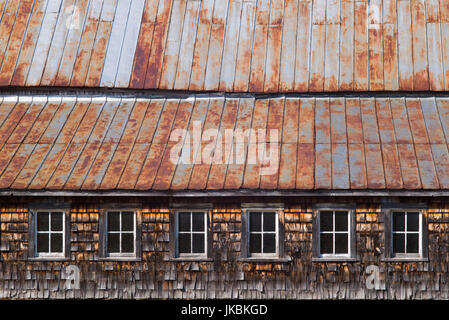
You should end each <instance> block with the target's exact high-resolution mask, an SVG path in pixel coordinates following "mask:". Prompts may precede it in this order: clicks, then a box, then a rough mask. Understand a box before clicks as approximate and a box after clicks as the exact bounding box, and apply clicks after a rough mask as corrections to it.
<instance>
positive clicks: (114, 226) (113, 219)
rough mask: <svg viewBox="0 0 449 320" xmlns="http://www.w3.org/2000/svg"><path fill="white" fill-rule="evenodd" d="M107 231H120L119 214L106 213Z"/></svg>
mask: <svg viewBox="0 0 449 320" xmlns="http://www.w3.org/2000/svg"><path fill="white" fill-rule="evenodd" d="M108 231H120V212H108Z"/></svg>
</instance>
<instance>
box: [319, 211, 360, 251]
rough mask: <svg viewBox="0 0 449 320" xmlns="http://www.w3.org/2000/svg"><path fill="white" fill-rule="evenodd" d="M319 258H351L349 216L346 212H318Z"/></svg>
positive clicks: (348, 212)
mask: <svg viewBox="0 0 449 320" xmlns="http://www.w3.org/2000/svg"><path fill="white" fill-rule="evenodd" d="M318 230H319V231H318V235H319V241H318V254H319V257H322V258H327V257H330V258H332V257H343V258H344V257H350V256H351V254H352V253H351V232H353V231H352V230H351V216H350V211H348V210H320V211H319V212H318Z"/></svg>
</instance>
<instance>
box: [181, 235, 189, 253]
mask: <svg viewBox="0 0 449 320" xmlns="http://www.w3.org/2000/svg"><path fill="white" fill-rule="evenodd" d="M178 241H179V242H178V246H179V247H178V250H179V253H191V252H192V250H191V243H192V241H191V234H190V233H180V234H179V235H178Z"/></svg>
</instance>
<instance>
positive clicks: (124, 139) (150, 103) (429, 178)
mask: <svg viewBox="0 0 449 320" xmlns="http://www.w3.org/2000/svg"><path fill="white" fill-rule="evenodd" d="M0 101H1V102H2V103H1V105H0V149H1V150H0V190H72V191H73V190H77V191H78V190H81V191H83V190H146V191H155V190H228V189H229V190H243V189H247V190H317V189H322V190H326V189H328V190H329V189H333V190H340V189H341V190H368V189H370V190H420V189H428V190H437V189H442V190H447V189H449V153H448V143H449V98H444V97H437V98H434V97H432V98H424V97H421V98H416V97H397V98H373V97H361V98H351V97H331V98H324V97H321V98H308V97H304V98H302V97H285V96H283V97H277V98H267V99H254V98H232V97H213V96H195V95H193V96H191V97H189V98H184V99H160V98H154V99H143V98H142V99H140V98H139V99H136V98H106V97H95V98H85V97H81V96H80V97H76V96H74V97H62V98H61V97H56V96H55V97H54V96H31V97H30V96H4V97H3V98H0ZM198 128H199V130H200V131H199V133H195V130H198ZM180 129H186V130H187V131H182V130H181V131H180ZM214 129H215V130H218V131H217V132H220V133H221V137H226V135H227V134H228V133H227V131H226V130H228V131H230V132H235V133H237V134H236V135H234V136H231V139H230V140H226V139H218V138H217V139H213V138H211V135H208V132H211V130H212V131H213V130H214ZM248 129H253V132H257V135H255V134H254V135H248V136H247V137H245V135H242V134H241V132H244V131H245V130H248ZM238 130H242V131H238ZM272 131H275V132H277V133H278V135H277V136H276V135H274V136H273V135H271V132H272ZM239 132H240V133H239ZM262 133H266V134H265V135H263V134H262ZM195 134H197V135H198V137H197V139H195ZM187 136H188V138H187ZM239 137H240V138H241V137H245V138H244V139H243V140H239V139H238V138H239ZM174 138H175V139H174ZM198 138H199V139H198ZM200 144H201V146H202V149H201V150H202V151H198V147H199V145H200ZM219 145H220V146H222V147H223V148H222V149H221V150H224V151H222V152H221V153H220V154H219V152H218V151H217V150H218V146H219ZM256 145H257V148H256V147H255V146H256ZM252 147H254V148H252ZM259 147H262V148H259ZM177 148H178V149H177ZM208 148H209V149H208ZM174 150H175V151H174ZM261 150H262V151H261ZM273 150H274V152H273ZM173 152H174V153H173ZM183 152H186V154H188V155H189V157H188V158H189V159H191V161H190V162H189V161H184V160H182V158H181V157H178V158H175V161H174V162H173V161H172V160H171V159H172V155H173V154H174V155H177V156H179V155H181V154H184V153H183ZM261 153H262V154H261ZM200 154H201V155H202V156H200ZM209 154H210V155H211V157H212V158H213V159H214V161H209V162H207V161H202V160H204V158H205V155H209ZM239 157H240V159H243V161H241V162H239V161H237V160H236V159H237V158H239ZM186 159H187V158H186ZM223 159H225V160H223ZM270 159H271V160H270ZM276 159H278V161H277V162H276ZM270 161H272V162H271V163H269V162H270ZM268 164H269V165H270V166H271V167H272V169H274V170H272V171H267V172H266V173H265V174H263V173H262V170H263V168H267V165H268Z"/></svg>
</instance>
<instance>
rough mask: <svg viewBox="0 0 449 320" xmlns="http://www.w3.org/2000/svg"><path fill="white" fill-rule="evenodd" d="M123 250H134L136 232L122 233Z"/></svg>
mask: <svg viewBox="0 0 449 320" xmlns="http://www.w3.org/2000/svg"><path fill="white" fill-rule="evenodd" d="M122 252H124V253H132V252H134V233H122Z"/></svg>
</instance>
